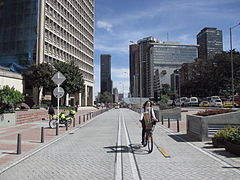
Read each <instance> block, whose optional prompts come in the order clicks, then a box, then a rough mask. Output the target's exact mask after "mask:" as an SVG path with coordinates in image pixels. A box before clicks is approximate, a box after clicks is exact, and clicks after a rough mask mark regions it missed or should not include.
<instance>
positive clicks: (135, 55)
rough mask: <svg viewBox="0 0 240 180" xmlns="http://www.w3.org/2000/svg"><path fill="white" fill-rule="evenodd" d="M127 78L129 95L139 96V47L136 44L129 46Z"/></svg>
mask: <svg viewBox="0 0 240 180" xmlns="http://www.w3.org/2000/svg"><path fill="white" fill-rule="evenodd" d="M129 67H130V70H129V79H130V86H129V87H130V94H131V97H139V95H140V92H139V90H140V89H139V48H138V45H137V44H131V45H130V46H129Z"/></svg>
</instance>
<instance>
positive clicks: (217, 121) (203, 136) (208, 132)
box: [187, 111, 240, 141]
mask: <svg viewBox="0 0 240 180" xmlns="http://www.w3.org/2000/svg"><path fill="white" fill-rule="evenodd" d="M229 125H231V126H239V125H240V111H236V112H230V113H224V114H217V115H211V116H198V115H187V134H188V135H189V136H190V137H192V138H194V139H196V140H200V141H209V140H211V138H212V137H213V135H214V134H215V133H216V132H217V130H219V129H223V128H224V127H226V126H229Z"/></svg>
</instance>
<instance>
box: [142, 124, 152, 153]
mask: <svg viewBox="0 0 240 180" xmlns="http://www.w3.org/2000/svg"><path fill="white" fill-rule="evenodd" d="M151 126H152V127H151V128H148V129H147V128H146V132H145V135H144V146H146V145H147V146H148V153H151V152H152V150H153V137H152V132H153V130H154V127H155V126H154V125H151Z"/></svg>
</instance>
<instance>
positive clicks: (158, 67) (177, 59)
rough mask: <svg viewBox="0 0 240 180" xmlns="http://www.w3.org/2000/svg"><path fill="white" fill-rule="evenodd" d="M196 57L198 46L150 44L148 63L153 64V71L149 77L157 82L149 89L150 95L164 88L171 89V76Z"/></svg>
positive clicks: (163, 43) (169, 43)
mask: <svg viewBox="0 0 240 180" xmlns="http://www.w3.org/2000/svg"><path fill="white" fill-rule="evenodd" d="M197 57H198V45H186V44H180V43H176V42H162V43H152V47H151V48H150V59H151V60H150V61H151V62H152V63H153V71H152V75H151V76H154V75H155V78H154V79H156V80H157V81H156V82H154V83H153V85H152V86H153V87H151V89H153V90H152V93H154V92H159V91H162V89H163V88H164V87H165V88H166V87H169V88H171V74H172V73H173V72H174V71H175V70H176V69H179V68H180V67H181V65H182V64H183V63H192V62H194V60H195V59H196V58H197ZM157 75H159V77H157ZM158 81H160V85H159V82H158ZM154 84H155V87H154ZM159 88H160V89H159Z"/></svg>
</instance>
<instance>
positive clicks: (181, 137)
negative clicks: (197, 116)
mask: <svg viewBox="0 0 240 180" xmlns="http://www.w3.org/2000/svg"><path fill="white" fill-rule="evenodd" d="M168 136H169V137H170V138H172V139H174V140H175V141H177V142H200V141H198V140H196V139H192V138H190V137H189V136H188V135H187V134H175V135H168Z"/></svg>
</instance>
